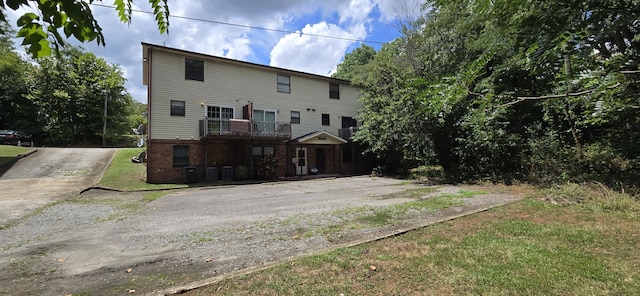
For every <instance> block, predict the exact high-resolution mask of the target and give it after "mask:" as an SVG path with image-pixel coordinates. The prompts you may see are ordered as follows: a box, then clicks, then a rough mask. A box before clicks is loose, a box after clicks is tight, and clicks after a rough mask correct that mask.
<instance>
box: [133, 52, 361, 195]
mask: <svg viewBox="0 0 640 296" xmlns="http://www.w3.org/2000/svg"><path fill="white" fill-rule="evenodd" d="M142 48H143V83H144V85H146V86H147V95H148V98H147V100H148V112H147V115H148V125H147V126H148V134H147V135H148V140H147V182H149V183H165V182H182V181H184V182H192V181H194V180H193V178H194V177H193V176H196V177H195V178H196V179H197V180H205V179H208V180H211V179H218V178H230V175H229V173H230V172H231V174H233V171H236V172H238V173H240V169H243V170H244V171H248V172H249V175H250V177H254V178H255V177H256V170H257V169H258V168H257V166H258V164H260V163H262V164H264V162H261V160H263V159H265V158H271V159H273V160H272V161H271V164H273V165H274V167H275V171H276V172H275V175H276V176H296V175H306V174H310V173H316V172H317V173H320V174H354V173H366V172H370V169H371V163H372V161H371V159H370V158H369V157H363V156H362V155H361V148H360V147H358V145H357V144H354V143H352V142H351V141H350V136H351V135H352V133H353V131H354V130H355V128H357V124H356V121H355V120H354V118H355V116H356V114H357V113H358V110H359V109H360V108H361V106H362V105H361V102H360V101H359V100H358V97H359V96H360V89H359V88H358V87H355V86H353V85H351V84H350V83H349V82H348V81H344V80H339V79H333V78H329V77H325V76H320V75H315V74H309V73H304V72H299V71H293V70H287V69H282V68H276V67H269V66H264V65H259V64H255V63H248V62H243V61H238V60H232V59H227V58H221V57H216V56H211V55H205V54H201V53H195V52H190V51H185V50H180V49H175V48H169V47H165V46H159V45H153V44H148V43H142ZM187 176H189V177H187Z"/></svg>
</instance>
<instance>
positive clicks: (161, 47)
mask: <svg viewBox="0 0 640 296" xmlns="http://www.w3.org/2000/svg"><path fill="white" fill-rule="evenodd" d="M140 43H141V44H142V46H143V47H144V46H147V47H151V48H158V49H161V50H164V51H167V52H175V53H179V54H189V55H196V56H201V57H206V58H208V59H214V60H218V61H222V62H227V63H235V64H242V65H245V66H249V67H257V68H263V69H269V70H274V71H278V72H285V73H291V74H297V75H302V76H310V77H314V78H320V79H323V80H329V81H335V82H341V83H344V84H348V85H350V86H353V87H358V86H356V85H355V84H353V83H352V82H351V81H349V80H344V79H339V78H333V77H329V76H324V75H319V74H313V73H308V72H303V71H298V70H292V69H286V68H279V67H273V66H267V65H263V64H258V63H252V62H246V61H241V60H234V59H230V58H225V57H220V56H214V55H209V54H204V53H199V52H195V51H189V50H184V49H178V48H173V47H168V46H163V45H157V44H152V43H147V42H144V41H143V42H140Z"/></svg>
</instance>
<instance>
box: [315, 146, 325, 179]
mask: <svg viewBox="0 0 640 296" xmlns="http://www.w3.org/2000/svg"><path fill="white" fill-rule="evenodd" d="M324 151H325V150H324V148H317V149H316V168H317V169H318V174H324V173H326V170H325V155H324Z"/></svg>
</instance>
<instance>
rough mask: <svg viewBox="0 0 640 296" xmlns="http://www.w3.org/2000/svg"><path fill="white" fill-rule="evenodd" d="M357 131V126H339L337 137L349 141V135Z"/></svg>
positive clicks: (351, 135)
mask: <svg viewBox="0 0 640 296" xmlns="http://www.w3.org/2000/svg"><path fill="white" fill-rule="evenodd" d="M357 131H358V127H355V126H352V127H348V128H341V129H339V130H338V137H340V138H341V139H343V140H346V141H351V137H353V135H354V134H355V133H356V132H357Z"/></svg>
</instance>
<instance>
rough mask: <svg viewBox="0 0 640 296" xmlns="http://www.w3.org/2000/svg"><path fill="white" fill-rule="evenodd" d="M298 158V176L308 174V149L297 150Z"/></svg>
mask: <svg viewBox="0 0 640 296" xmlns="http://www.w3.org/2000/svg"><path fill="white" fill-rule="evenodd" d="M296 156H297V157H298V164H297V166H296V175H306V174H307V148H298V149H296Z"/></svg>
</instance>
